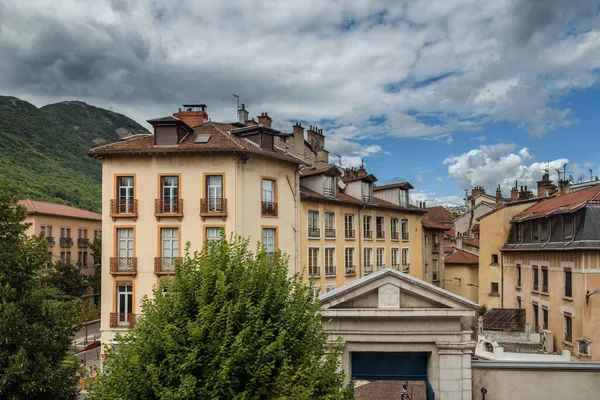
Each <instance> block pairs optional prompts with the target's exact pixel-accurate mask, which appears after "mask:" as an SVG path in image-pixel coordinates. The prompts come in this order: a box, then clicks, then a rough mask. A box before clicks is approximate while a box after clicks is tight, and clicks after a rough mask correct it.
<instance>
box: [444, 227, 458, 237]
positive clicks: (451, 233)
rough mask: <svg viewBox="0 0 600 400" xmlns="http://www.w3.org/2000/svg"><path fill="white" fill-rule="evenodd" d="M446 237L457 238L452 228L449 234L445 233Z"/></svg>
mask: <svg viewBox="0 0 600 400" xmlns="http://www.w3.org/2000/svg"><path fill="white" fill-rule="evenodd" d="M445 235H446V236H452V237H455V236H456V233H455V232H454V228H452V229H450V230H449V231H447V232H446V233H445Z"/></svg>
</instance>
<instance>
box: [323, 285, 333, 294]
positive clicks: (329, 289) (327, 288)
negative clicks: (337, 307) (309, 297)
mask: <svg viewBox="0 0 600 400" xmlns="http://www.w3.org/2000/svg"><path fill="white" fill-rule="evenodd" d="M332 290H335V285H325V293H329V292H331V291H332Z"/></svg>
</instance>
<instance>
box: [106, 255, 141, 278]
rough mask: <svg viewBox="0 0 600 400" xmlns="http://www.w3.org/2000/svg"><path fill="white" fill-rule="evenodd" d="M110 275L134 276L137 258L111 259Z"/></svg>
mask: <svg viewBox="0 0 600 400" xmlns="http://www.w3.org/2000/svg"><path fill="white" fill-rule="evenodd" d="M110 273H111V275H136V274H137V257H111V258H110Z"/></svg>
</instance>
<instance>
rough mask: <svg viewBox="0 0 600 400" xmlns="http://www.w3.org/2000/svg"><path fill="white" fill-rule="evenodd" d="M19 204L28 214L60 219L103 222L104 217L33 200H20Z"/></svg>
mask: <svg viewBox="0 0 600 400" xmlns="http://www.w3.org/2000/svg"><path fill="white" fill-rule="evenodd" d="M19 204H20V205H22V206H25V208H27V213H28V214H44V215H56V216H59V217H68V218H79V219H90V220H95V221H102V215H100V214H98V213H95V212H92V211H87V210H82V209H81V208H75V207H71V206H67V205H64V204H55V203H49V202H47V201H37V200H31V199H25V200H19Z"/></svg>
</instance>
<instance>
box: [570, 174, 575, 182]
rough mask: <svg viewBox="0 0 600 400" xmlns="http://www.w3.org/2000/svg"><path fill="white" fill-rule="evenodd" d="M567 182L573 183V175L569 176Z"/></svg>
mask: <svg viewBox="0 0 600 400" xmlns="http://www.w3.org/2000/svg"><path fill="white" fill-rule="evenodd" d="M569 182H575V178H573V174H569Z"/></svg>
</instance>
